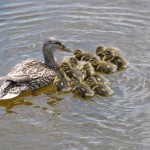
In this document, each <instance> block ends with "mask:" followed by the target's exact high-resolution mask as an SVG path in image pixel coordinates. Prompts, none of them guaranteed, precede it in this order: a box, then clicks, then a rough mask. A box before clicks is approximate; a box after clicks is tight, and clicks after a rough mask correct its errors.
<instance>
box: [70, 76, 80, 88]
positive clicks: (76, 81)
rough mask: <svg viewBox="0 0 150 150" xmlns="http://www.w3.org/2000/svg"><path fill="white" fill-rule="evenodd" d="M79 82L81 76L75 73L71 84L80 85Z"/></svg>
mask: <svg viewBox="0 0 150 150" xmlns="http://www.w3.org/2000/svg"><path fill="white" fill-rule="evenodd" d="M79 83H80V78H79V77H77V76H75V75H74V76H73V77H72V78H71V80H70V84H71V86H75V85H78V84H79Z"/></svg>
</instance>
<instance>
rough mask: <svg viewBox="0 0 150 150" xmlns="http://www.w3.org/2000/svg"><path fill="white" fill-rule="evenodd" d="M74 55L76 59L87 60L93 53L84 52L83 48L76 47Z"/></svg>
mask: <svg viewBox="0 0 150 150" xmlns="http://www.w3.org/2000/svg"><path fill="white" fill-rule="evenodd" d="M74 56H75V57H76V58H77V59H78V60H82V61H89V60H90V59H91V57H93V56H94V54H92V53H88V52H84V51H83V49H76V50H75V51H74Z"/></svg>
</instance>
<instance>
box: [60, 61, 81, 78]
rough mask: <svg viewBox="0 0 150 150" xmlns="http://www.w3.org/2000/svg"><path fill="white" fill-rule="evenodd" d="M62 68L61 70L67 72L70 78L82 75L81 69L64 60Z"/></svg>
mask: <svg viewBox="0 0 150 150" xmlns="http://www.w3.org/2000/svg"><path fill="white" fill-rule="evenodd" d="M60 68H61V70H63V71H64V72H65V74H66V75H67V77H68V78H70V79H71V78H72V77H73V76H74V75H75V76H79V77H81V76H82V73H81V72H80V71H79V70H77V69H74V68H72V67H71V66H70V64H69V63H68V62H63V63H62V64H61V65H60Z"/></svg>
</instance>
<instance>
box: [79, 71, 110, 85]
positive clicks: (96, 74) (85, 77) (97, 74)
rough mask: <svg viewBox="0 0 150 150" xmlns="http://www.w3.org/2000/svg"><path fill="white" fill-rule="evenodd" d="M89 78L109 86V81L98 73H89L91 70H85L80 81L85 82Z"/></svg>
mask: <svg viewBox="0 0 150 150" xmlns="http://www.w3.org/2000/svg"><path fill="white" fill-rule="evenodd" d="M89 77H94V78H95V79H96V81H97V82H101V83H104V84H109V80H108V79H106V78H105V77H104V76H103V75H101V74H99V73H96V72H91V70H90V69H88V68H87V69H86V70H85V71H84V72H83V76H82V80H83V81H86V80H87V79H88V78H89Z"/></svg>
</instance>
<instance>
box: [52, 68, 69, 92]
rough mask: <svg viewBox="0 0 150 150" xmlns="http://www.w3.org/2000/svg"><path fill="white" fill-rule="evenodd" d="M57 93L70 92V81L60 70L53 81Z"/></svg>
mask: <svg viewBox="0 0 150 150" xmlns="http://www.w3.org/2000/svg"><path fill="white" fill-rule="evenodd" d="M54 85H55V86H56V90H57V92H60V91H61V92H69V91H70V90H71V86H70V80H69V79H68V78H67V77H66V75H65V73H64V72H63V71H62V70H59V72H58V75H57V77H56V78H55V80H54Z"/></svg>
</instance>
